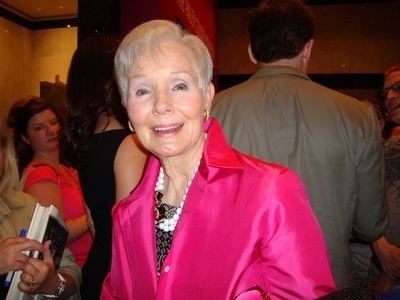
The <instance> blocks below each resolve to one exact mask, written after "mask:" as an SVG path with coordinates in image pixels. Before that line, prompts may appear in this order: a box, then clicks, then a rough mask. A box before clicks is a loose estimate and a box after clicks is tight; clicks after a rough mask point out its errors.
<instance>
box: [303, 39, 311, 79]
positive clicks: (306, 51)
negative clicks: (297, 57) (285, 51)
mask: <svg viewBox="0 0 400 300" xmlns="http://www.w3.org/2000/svg"><path fill="white" fill-rule="evenodd" d="M313 45H314V39H310V40H309V41H308V42H307V43H306V44H305V45H304V47H303V50H302V51H301V65H302V69H303V71H306V70H307V68H308V63H309V62H310V57H311V50H312V47H313Z"/></svg>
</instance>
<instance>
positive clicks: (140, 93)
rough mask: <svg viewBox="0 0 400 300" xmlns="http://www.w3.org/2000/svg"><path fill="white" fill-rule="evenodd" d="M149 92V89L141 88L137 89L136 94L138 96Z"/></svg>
mask: <svg viewBox="0 0 400 300" xmlns="http://www.w3.org/2000/svg"><path fill="white" fill-rule="evenodd" d="M148 93H149V91H148V90H145V89H140V90H137V91H136V93H135V95H136V96H144V95H147V94H148Z"/></svg>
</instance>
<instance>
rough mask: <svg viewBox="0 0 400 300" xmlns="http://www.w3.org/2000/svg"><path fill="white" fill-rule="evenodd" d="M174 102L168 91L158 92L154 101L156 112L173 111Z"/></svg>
mask: <svg viewBox="0 0 400 300" xmlns="http://www.w3.org/2000/svg"><path fill="white" fill-rule="evenodd" d="M172 103H173V102H172V97H171V96H170V95H169V94H168V93H164V92H158V93H157V94H156V99H155V103H154V113H155V114H165V113H171V112H172V111H173V105H172Z"/></svg>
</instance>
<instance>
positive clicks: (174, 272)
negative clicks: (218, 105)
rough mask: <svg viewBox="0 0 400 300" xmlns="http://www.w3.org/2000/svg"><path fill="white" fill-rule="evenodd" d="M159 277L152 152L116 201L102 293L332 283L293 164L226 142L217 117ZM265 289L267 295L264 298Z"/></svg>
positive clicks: (244, 295)
mask: <svg viewBox="0 0 400 300" xmlns="http://www.w3.org/2000/svg"><path fill="white" fill-rule="evenodd" d="M205 127H206V129H205V130H206V131H207V132H208V137H207V141H206V145H205V150H204V153H203V157H202V160H201V163H200V167H199V172H198V173H197V175H196V176H195V178H194V180H193V182H192V185H191V187H190V190H189V192H188V196H187V199H186V203H185V206H184V209H183V212H182V214H181V217H180V220H179V222H178V224H177V227H176V229H175V233H174V238H173V242H172V245H171V250H170V252H169V254H168V256H167V258H166V259H165V261H164V264H163V267H162V272H161V275H160V278H159V279H157V275H156V245H155V224H154V217H153V210H154V187H155V183H156V180H157V176H158V172H159V167H160V164H159V161H158V160H157V159H156V158H155V157H150V158H149V160H148V162H147V166H146V170H145V172H144V175H143V178H142V180H141V182H140V183H139V185H138V186H137V188H136V189H135V190H134V191H133V192H132V193H131V195H130V196H128V197H127V198H126V199H125V200H123V201H122V202H120V203H118V204H117V205H116V206H115V208H114V210H113V256H112V266H111V271H110V273H109V274H108V276H107V277H106V280H105V282H104V285H103V291H102V296H101V299H103V300H108V299H126V300H128V299H143V300H152V299H159V300H161V299H162V300H164V299H165V300H167V299H168V300H188V299H189V300H196V299H199V300H200V299H201V300H204V299H216V300H222V299H315V298H316V297H319V296H322V295H325V294H327V293H329V292H332V291H334V290H335V284H334V281H333V278H332V274H331V269H330V266H329V263H328V258H327V251H326V247H325V244H324V241H323V238H322V233H321V230H320V228H319V225H318V223H317V221H316V218H315V217H314V215H313V213H312V211H311V208H310V205H309V203H308V200H307V196H306V193H305V190H304V186H303V184H302V183H301V182H300V180H299V178H298V177H297V176H296V175H295V174H294V173H293V172H292V171H290V170H288V169H286V168H284V167H281V166H278V165H274V164H267V163H265V162H262V161H260V160H257V159H255V158H252V157H249V156H246V155H244V154H241V153H239V152H237V151H236V150H234V149H232V148H230V147H229V146H228V144H227V142H226V140H225V138H224V136H223V133H222V129H221V127H220V126H219V124H218V123H217V122H216V121H215V120H211V121H209V122H208V123H207V124H206V125H205ZM268 296H269V298H268Z"/></svg>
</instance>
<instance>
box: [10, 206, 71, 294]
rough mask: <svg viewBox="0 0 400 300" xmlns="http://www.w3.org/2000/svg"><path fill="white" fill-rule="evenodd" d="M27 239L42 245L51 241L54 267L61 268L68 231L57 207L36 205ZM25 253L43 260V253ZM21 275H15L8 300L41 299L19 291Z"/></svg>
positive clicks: (19, 272)
mask: <svg viewBox="0 0 400 300" xmlns="http://www.w3.org/2000/svg"><path fill="white" fill-rule="evenodd" d="M26 237H27V238H29V239H34V240H37V241H38V242H40V243H44V242H45V241H47V240H51V245H50V251H51V254H52V256H53V261H54V265H55V267H56V269H57V268H58V267H59V266H60V261H61V257H62V254H63V252H64V248H65V246H66V243H67V239H68V230H67V226H66V225H65V222H64V220H63V218H62V217H61V215H60V214H59V212H58V210H57V208H56V207H55V206H53V205H50V206H48V207H46V206H42V205H40V204H39V203H38V204H36V207H35V210H34V212H33V215H32V220H31V223H30V225H29V229H28V232H27V234H26ZM24 253H25V254H26V255H29V256H31V257H35V258H38V259H42V258H43V256H42V253H39V251H30V252H29V251H25V252H24ZM21 274H22V271H16V272H15V273H14V276H13V278H12V281H11V284H10V289H9V290H8V294H7V298H6V300H30V299H39V296H40V295H30V294H25V293H24V292H22V291H21V290H19V289H18V283H19V282H20V276H21Z"/></svg>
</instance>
